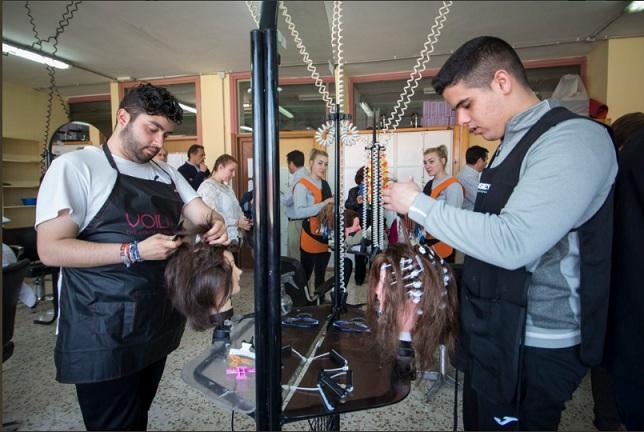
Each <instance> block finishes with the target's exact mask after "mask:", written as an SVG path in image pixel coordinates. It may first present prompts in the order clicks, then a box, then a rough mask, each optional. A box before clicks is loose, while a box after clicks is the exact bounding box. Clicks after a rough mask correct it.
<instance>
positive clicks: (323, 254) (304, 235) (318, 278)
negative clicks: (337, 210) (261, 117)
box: [293, 149, 333, 291]
mask: <svg viewBox="0 0 644 432" xmlns="http://www.w3.org/2000/svg"><path fill="white" fill-rule="evenodd" d="M309 161H310V162H309V163H310V168H311V174H310V175H309V176H306V177H302V178H301V179H300V180H299V181H298V183H297V184H296V185H295V189H294V192H293V215H294V217H295V219H304V221H303V222H302V231H301V234H300V262H301V263H302V267H304V272H305V274H306V280H307V283H308V281H309V279H310V278H311V274H312V273H313V271H314V270H315V285H314V287H315V290H316V291H317V289H318V287H319V286H320V285H322V283H323V282H324V278H325V273H326V267H327V265H328V264H329V259H330V258H331V254H330V253H329V239H328V238H325V237H323V236H322V235H321V234H320V223H319V220H318V215H319V213H320V212H321V211H322V209H323V208H324V207H325V206H326V205H328V204H331V205H332V204H333V197H332V195H331V187H330V186H329V184H328V183H327V182H326V180H324V177H325V176H326V171H327V168H328V166H329V156H328V154H327V152H325V151H323V150H318V149H313V151H311V157H310V159H309Z"/></svg>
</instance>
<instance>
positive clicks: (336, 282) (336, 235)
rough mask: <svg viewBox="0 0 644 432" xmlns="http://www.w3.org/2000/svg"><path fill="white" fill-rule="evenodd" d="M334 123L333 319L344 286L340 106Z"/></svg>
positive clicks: (336, 313) (336, 316) (337, 314)
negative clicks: (342, 267) (341, 224)
mask: <svg viewBox="0 0 644 432" xmlns="http://www.w3.org/2000/svg"><path fill="white" fill-rule="evenodd" d="M333 119H334V122H335V181H334V185H335V196H334V197H333V199H334V205H335V230H334V231H333V244H334V253H333V258H334V260H333V262H334V266H335V271H334V272H333V317H334V319H335V318H338V317H339V314H340V309H341V308H342V291H341V290H340V288H341V285H340V284H344V281H341V280H340V260H341V259H344V257H343V256H341V255H342V254H341V253H340V251H341V249H342V248H341V247H340V242H341V241H344V240H342V239H341V236H340V232H342V233H343V234H344V227H341V226H340V198H341V196H342V192H343V191H341V190H340V135H341V134H340V105H339V104H336V105H335V116H334V117H333Z"/></svg>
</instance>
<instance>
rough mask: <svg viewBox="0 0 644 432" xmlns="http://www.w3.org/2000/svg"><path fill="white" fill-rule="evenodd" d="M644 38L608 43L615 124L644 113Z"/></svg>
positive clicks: (610, 102)
mask: <svg viewBox="0 0 644 432" xmlns="http://www.w3.org/2000/svg"><path fill="white" fill-rule="evenodd" d="M642 77H644V37H639V38H624V39H611V40H609V41H608V79H607V86H606V94H607V99H606V104H607V105H608V109H609V111H608V114H609V117H611V119H612V120H613V121H614V120H616V119H617V118H619V117H621V116H622V115H624V114H628V113H630V112H634V111H641V112H644V82H643V81H642Z"/></svg>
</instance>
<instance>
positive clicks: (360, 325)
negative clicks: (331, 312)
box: [333, 317, 371, 333]
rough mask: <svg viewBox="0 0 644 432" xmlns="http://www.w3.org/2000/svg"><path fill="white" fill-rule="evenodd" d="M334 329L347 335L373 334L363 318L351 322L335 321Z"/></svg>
mask: <svg viewBox="0 0 644 432" xmlns="http://www.w3.org/2000/svg"><path fill="white" fill-rule="evenodd" d="M333 327H335V328H336V329H338V330H339V331H341V332H346V333H369V332H371V329H369V326H368V325H367V324H366V323H365V320H364V318H362V317H357V318H353V319H350V320H335V321H333Z"/></svg>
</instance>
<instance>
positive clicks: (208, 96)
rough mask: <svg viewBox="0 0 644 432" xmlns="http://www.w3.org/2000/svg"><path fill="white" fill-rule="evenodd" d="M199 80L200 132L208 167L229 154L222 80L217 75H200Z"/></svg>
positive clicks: (226, 108)
mask: <svg viewBox="0 0 644 432" xmlns="http://www.w3.org/2000/svg"><path fill="white" fill-rule="evenodd" d="M200 79H201V110H202V113H201V123H202V124H201V131H202V145H203V146H204V150H205V151H206V163H207V164H208V165H209V166H210V165H212V164H214V162H215V160H216V159H217V158H218V157H219V156H220V155H222V154H223V153H230V146H226V136H227V135H229V134H228V133H226V122H225V112H226V111H227V110H228V107H227V106H226V105H225V101H224V80H223V79H222V77H220V76H218V75H202V76H201V77H200Z"/></svg>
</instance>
